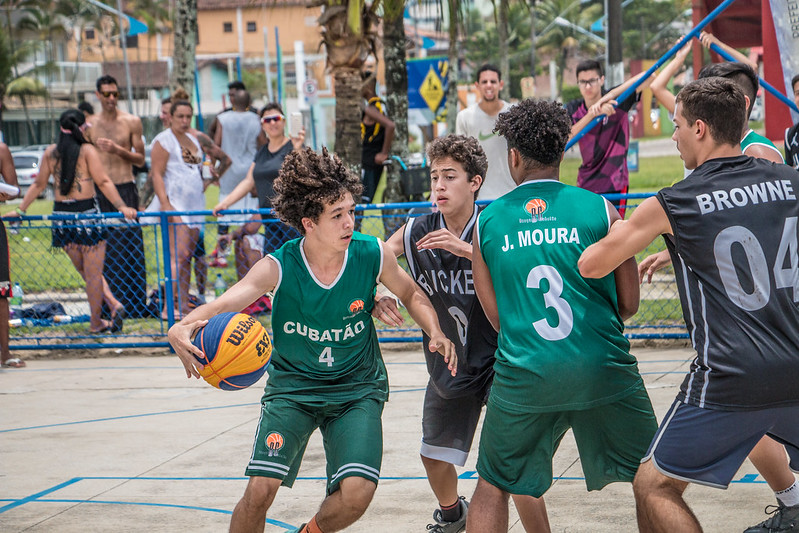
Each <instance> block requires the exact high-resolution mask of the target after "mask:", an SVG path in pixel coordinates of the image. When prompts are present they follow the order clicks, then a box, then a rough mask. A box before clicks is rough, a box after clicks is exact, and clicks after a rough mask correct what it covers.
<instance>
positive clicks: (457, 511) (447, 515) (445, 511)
mask: <svg viewBox="0 0 799 533" xmlns="http://www.w3.org/2000/svg"><path fill="white" fill-rule="evenodd" d="M438 505H439V507H440V508H441V520H443V521H444V522H454V521H456V520H458V519H459V518H460V517H461V514H462V510H461V499H460V498H458V499H457V500H455V503H453V504H452V505H447V506H444V505H441V504H440V503H439V504H438Z"/></svg>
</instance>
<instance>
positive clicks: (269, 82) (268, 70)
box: [261, 26, 275, 102]
mask: <svg viewBox="0 0 799 533" xmlns="http://www.w3.org/2000/svg"><path fill="white" fill-rule="evenodd" d="M261 29H262V30H263V33H264V74H265V75H266V94H267V96H268V97H269V101H270V102H274V101H275V96H274V94H273V93H272V68H271V67H270V65H269V46H268V43H267V33H268V31H267V29H266V26H264V27H263V28H261Z"/></svg>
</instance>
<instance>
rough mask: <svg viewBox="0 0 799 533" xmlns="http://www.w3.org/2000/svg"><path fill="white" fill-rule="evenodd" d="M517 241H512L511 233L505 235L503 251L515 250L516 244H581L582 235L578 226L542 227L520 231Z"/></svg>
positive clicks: (521, 245) (520, 246)
mask: <svg viewBox="0 0 799 533" xmlns="http://www.w3.org/2000/svg"><path fill="white" fill-rule="evenodd" d="M516 236H517V238H516V243H511V237H510V235H505V245H504V246H503V247H502V251H503V252H507V251H508V250H513V249H514V248H515V247H516V246H518V247H519V248H524V247H525V246H541V245H542V244H580V235H579V234H578V233H577V228H541V229H538V228H537V229H534V230H529V229H526V230H524V231H519V232H517V234H516Z"/></svg>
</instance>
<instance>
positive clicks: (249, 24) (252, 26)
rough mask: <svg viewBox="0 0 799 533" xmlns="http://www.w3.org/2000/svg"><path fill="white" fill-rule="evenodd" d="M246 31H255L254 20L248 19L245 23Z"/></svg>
mask: <svg viewBox="0 0 799 533" xmlns="http://www.w3.org/2000/svg"><path fill="white" fill-rule="evenodd" d="M247 31H248V32H249V33H253V32H255V31H256V29H255V22H252V21H250V22H248V23H247Z"/></svg>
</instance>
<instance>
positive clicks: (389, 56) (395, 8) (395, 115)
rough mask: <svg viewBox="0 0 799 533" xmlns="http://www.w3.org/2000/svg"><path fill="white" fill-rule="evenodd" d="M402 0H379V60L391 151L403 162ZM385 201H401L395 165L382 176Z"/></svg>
mask: <svg viewBox="0 0 799 533" xmlns="http://www.w3.org/2000/svg"><path fill="white" fill-rule="evenodd" d="M404 14H405V0H383V60H384V61H385V63H386V69H385V70H386V103H387V104H388V109H389V111H390V112H391V120H393V121H394V126H395V130H394V140H393V142H392V143H391V153H392V154H394V155H397V156H399V157H400V158H402V160H403V161H407V160H408V157H409V155H410V154H409V151H408V70H407V67H406V59H407V48H408V39H407V38H406V37H405V20H404ZM383 198H384V200H385V201H386V202H398V201H401V199H402V195H401V190H400V169H399V165H391V166H390V167H389V168H388V172H387V175H386V191H385V193H384V196H383Z"/></svg>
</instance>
